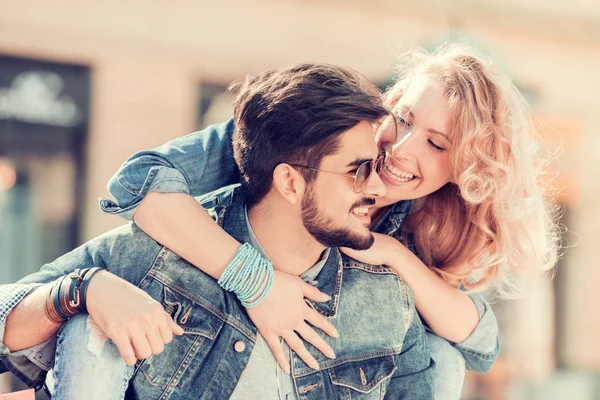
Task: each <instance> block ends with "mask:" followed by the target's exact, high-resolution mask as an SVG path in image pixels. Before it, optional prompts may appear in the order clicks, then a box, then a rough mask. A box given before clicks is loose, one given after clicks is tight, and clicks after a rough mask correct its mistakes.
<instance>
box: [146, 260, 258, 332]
mask: <svg viewBox="0 0 600 400" xmlns="http://www.w3.org/2000/svg"><path fill="white" fill-rule="evenodd" d="M148 275H150V276H152V277H153V278H154V279H156V280H157V281H158V282H160V283H162V284H163V285H167V286H168V287H169V289H171V290H173V291H175V292H177V293H179V294H180V295H182V296H183V297H185V298H187V299H188V300H190V301H191V302H193V303H194V304H197V305H199V306H200V307H202V308H204V309H205V310H206V311H208V312H209V313H211V314H212V315H213V316H214V317H216V318H218V319H219V320H221V321H222V322H224V323H226V324H228V325H231V326H232V327H233V328H235V329H237V330H238V331H240V332H241V333H242V334H243V335H244V336H246V337H247V338H248V339H249V340H251V341H252V342H254V341H255V340H256V335H255V334H254V333H253V332H252V331H251V330H249V329H248V328H246V327H245V326H243V325H242V324H241V322H239V321H238V320H237V319H235V318H231V317H229V316H228V315H227V314H224V313H222V312H221V311H220V310H218V309H217V308H215V307H214V306H213V305H212V304H210V303H209V302H207V301H206V300H204V299H202V298H200V297H197V296H195V295H194V294H192V293H190V292H189V291H187V290H186V289H184V288H182V287H180V286H179V285H177V284H175V283H174V282H173V281H171V279H170V278H169V277H168V276H166V275H165V274H162V273H161V272H158V271H156V270H154V271H150V272H149V273H148Z"/></svg>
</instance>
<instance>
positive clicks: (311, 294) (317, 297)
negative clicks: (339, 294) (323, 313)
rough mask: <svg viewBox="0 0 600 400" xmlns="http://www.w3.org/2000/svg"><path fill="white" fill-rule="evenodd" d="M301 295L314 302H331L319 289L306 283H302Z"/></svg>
mask: <svg viewBox="0 0 600 400" xmlns="http://www.w3.org/2000/svg"><path fill="white" fill-rule="evenodd" d="M302 293H303V294H304V297H306V298H308V299H311V300H312V301H316V302H325V301H329V300H331V297H330V296H329V295H327V294H325V293H323V292H321V291H320V290H319V289H317V288H316V287H314V286H312V285H311V284H309V283H306V282H302Z"/></svg>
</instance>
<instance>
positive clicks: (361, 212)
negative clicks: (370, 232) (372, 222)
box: [352, 207, 369, 215]
mask: <svg viewBox="0 0 600 400" xmlns="http://www.w3.org/2000/svg"><path fill="white" fill-rule="evenodd" d="M368 212H369V208H368V207H357V208H355V209H354V210H352V214H356V215H367V213H368Z"/></svg>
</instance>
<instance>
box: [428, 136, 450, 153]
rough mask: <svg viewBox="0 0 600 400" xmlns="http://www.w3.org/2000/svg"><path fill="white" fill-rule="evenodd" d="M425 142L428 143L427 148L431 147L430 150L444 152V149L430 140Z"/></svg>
mask: <svg viewBox="0 0 600 400" xmlns="http://www.w3.org/2000/svg"><path fill="white" fill-rule="evenodd" d="M427 142H428V143H429V146H431V148H432V149H434V150H435V151H446V149H445V148H444V147H442V146H439V145H437V144H436V143H435V142H434V141H433V140H431V139H427Z"/></svg>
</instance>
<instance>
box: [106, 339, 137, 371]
mask: <svg viewBox="0 0 600 400" xmlns="http://www.w3.org/2000/svg"><path fill="white" fill-rule="evenodd" d="M112 341H113V342H114V344H115V345H116V346H117V349H119V353H121V357H122V358H123V361H125V364H127V365H129V366H132V365H135V363H136V362H137V358H136V356H135V352H134V351H133V347H132V346H131V342H130V341H129V337H127V336H120V337H118V338H114V339H112Z"/></svg>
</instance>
